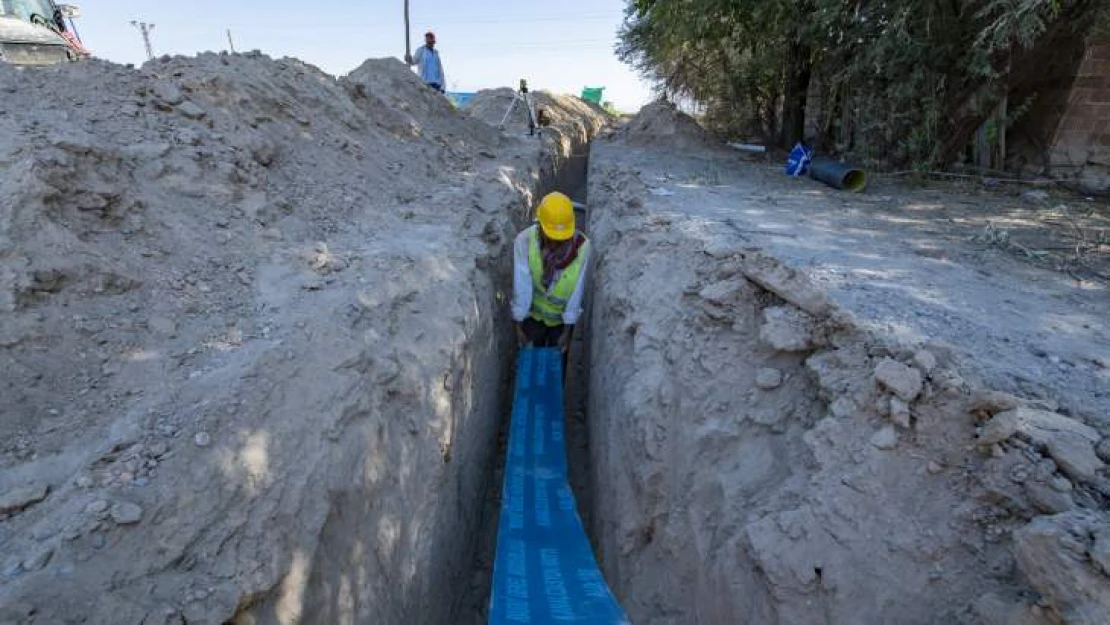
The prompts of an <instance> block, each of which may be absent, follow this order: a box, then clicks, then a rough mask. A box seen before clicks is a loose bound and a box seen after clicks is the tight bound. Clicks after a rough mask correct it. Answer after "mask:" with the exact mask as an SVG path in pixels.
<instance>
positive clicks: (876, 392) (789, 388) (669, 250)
mask: <svg viewBox="0 0 1110 625" xmlns="http://www.w3.org/2000/svg"><path fill="white" fill-rule="evenodd" d="M645 114H646V115H647V116H648V118H647V119H646V120H644V119H640V120H633V121H632V122H631V123H630V124H629V126H630V128H633V129H643V130H639V131H637V133H641V134H640V135H639V136H636V137H635V139H636V140H635V141H633V140H632V139H633V136H632V133H631V132H629V133H628V135H627V136H628V140H627V141H624V140H622V139H619V138H618V139H617V140H615V141H600V140H599V141H595V143H594V146H593V149H592V153H591V159H590V189H589V195H590V222H589V227H590V231H591V233H592V236H593V237H594V242H595V250H596V252H595V254H596V255H597V256H596V259H595V264H594V265H593V266H594V267H595V269H594V270H593V275H592V276H591V285H592V297H591V304H590V316H589V322H588V323H589V328H590V339H589V340H590V345H589V362H590V393H589V410H588V414H589V421H590V449H591V452H592V461H593V467H592V469H593V476H592V484H593V489H594V492H593V510H592V514H593V519H594V523H593V529H594V534H595V538H596V541H597V545H598V549H599V551H600V557H601V560H602V562H603V565H604V569H605V573H606V576H607V579H608V580H609V582H610V584H611V585H612V586H613V588H614V590H615V591H616V592H617V594H618V595H619V597H620V598H621V600H622V602H623V603H624V605H625V607H626V608H627V609H628V611H629V613H630V616H631V618H632V620H633V622H636V623H639V624H644V625H650V624H653V623H654V624H663V623H738V622H743V623H763V624H774V623H781V624H791V625H803V624H806V625H808V624H813V623H830V624H832V623H842V624H853V625H860V624H880V623H922V624H924V623H937V624H939V623H949V624H950V623H967V624H988V625H1014V624H1027V625H1032V624H1045V625H1047V624H1049V623H1060V622H1063V623H1070V624H1084V625H1094V624H1095V623H1107V622H1110V557H1108V555H1107V554H1110V514H1108V512H1107V506H1106V503H1107V495H1110V482H1108V480H1107V474H1106V471H1105V469H1106V465H1105V464H1104V460H1105V459H1108V455H1110V454H1108V452H1110V443H1108V441H1107V439H1105V438H1103V437H1102V436H1101V435H1100V432H1098V431H1096V430H1095V429H1094V428H1092V427H1090V425H1088V424H1084V423H1082V422H1080V421H1078V420H1075V419H1073V418H1069V417H1068V416H1065V415H1063V414H1060V413H1058V412H1056V411H1055V407H1054V406H1053V405H1051V404H1050V403H1048V402H1043V401H1038V400H1036V399H1027V398H1019V397H1015V396H1012V395H1007V394H1004V393H999V392H993V391H991V390H990V389H987V388H982V387H980V386H979V385H978V384H977V383H975V382H973V381H971V380H970V379H969V378H967V377H964V376H961V375H960V373H958V370H959V369H961V367H962V368H963V369H966V368H969V367H973V366H974V363H967V362H965V363H959V362H957V361H956V357H955V356H954V355H953V354H952V353H951V351H950V350H946V349H944V347H943V346H942V345H940V344H930V343H918V344H908V343H906V342H903V341H902V340H900V339H899V338H897V337H895V336H893V335H883V334H880V333H878V332H875V331H873V330H871V329H865V328H864V326H863V325H862V324H861V323H860V321H858V320H857V319H856V318H855V317H854V315H853V313H852V312H849V311H847V310H845V309H843V308H842V307H841V306H840V305H838V304H836V303H835V302H834V301H833V299H832V298H830V297H829V296H828V295H827V294H826V293H824V292H822V291H821V290H819V289H818V288H816V287H815V286H814V284H813V283H812V282H811V281H810V280H809V279H808V278H807V276H806V274H805V273H804V272H803V271H800V270H798V269H795V268H792V267H790V266H788V265H786V264H783V263H781V262H779V261H778V260H777V259H776V258H774V257H773V256H772V255H770V254H767V253H766V252H765V251H764V250H762V249H761V248H760V247H759V246H758V245H754V244H753V243H752V240H751V239H749V238H745V237H744V236H743V234H742V233H741V232H738V231H737V227H736V226H735V225H733V224H730V223H728V222H727V220H726V221H720V220H712V219H706V218H703V217H699V216H698V215H697V214H696V213H695V212H693V211H691V214H687V213H685V212H683V211H681V210H678V209H676V208H675V204H674V202H676V201H677V200H675V199H673V198H661V197H656V196H655V195H654V194H652V193H651V192H650V190H651V188H652V187H651V186H649V184H650V185H654V184H657V182H656V181H655V180H654V179H652V178H651V176H661V175H662V174H663V173H665V172H669V171H671V170H672V169H673V167H672V166H671V165H670V161H668V160H667V158H668V156H667V154H666V151H665V150H654V151H643V152H642V153H639V154H637V155H635V158H633V155H631V152H633V151H635V150H636V148H634V147H633V146H631V145H630V144H631V143H638V144H641V145H644V144H646V145H651V144H653V142H652V141H651V140H650V137H649V136H648V137H645V136H643V135H642V133H643V132H645V131H648V130H647V129H649V128H651V127H652V126H653V124H654V123H655V122H654V121H653V120H655V119H657V118H658V115H657V112H656V111H645ZM666 130H667V133H666V134H665V135H664V137H663V138H662V139H663V141H664V142H665V143H666V144H668V145H675V144H680V145H681V144H696V143H697V142H698V141H700V135H695V136H694V137H690V138H688V139H682V138H676V137H675V136H674V135H673V134H671V133H670V131H669V129H666ZM648 132H650V131H648ZM679 132H681V130H679ZM653 162H654V163H656V166H655V168H654V169H651V168H650V164H651V163H653ZM642 177H644V178H648V180H644V179H642ZM751 193H753V192H752V191H751V190H750V189H749V190H748V194H751ZM755 193H756V195H757V197H758V192H755ZM699 197H703V198H704V199H703V200H702V201H707V202H711V201H718V200H717V199H716V196H714V194H713V190H712V189H710V190H707V191H704V192H703V193H702V195H701V196H699ZM667 202H669V203H667ZM665 207H670V208H665ZM737 210H739V208H738V209H737ZM752 211H756V209H755V208H752ZM753 214H756V215H757V214H758V212H753ZM783 236H788V233H784V234H783ZM955 296H956V295H953V297H955ZM1100 455H1101V458H1100Z"/></svg>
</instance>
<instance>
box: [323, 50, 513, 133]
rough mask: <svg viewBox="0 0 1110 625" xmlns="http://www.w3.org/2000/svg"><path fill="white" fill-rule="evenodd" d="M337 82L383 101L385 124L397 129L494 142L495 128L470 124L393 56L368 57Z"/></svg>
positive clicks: (356, 94)
mask: <svg viewBox="0 0 1110 625" xmlns="http://www.w3.org/2000/svg"><path fill="white" fill-rule="evenodd" d="M341 81H342V82H343V83H344V84H347V85H349V86H350V87H351V89H352V90H353V92H354V95H355V97H356V98H357V97H367V98H373V99H376V100H377V101H379V102H381V103H382V104H384V107H382V109H383V110H384V111H385V112H387V114H388V115H389V116H390V117H389V121H388V122H387V123H389V125H390V126H391V127H392V128H394V129H395V130H397V131H399V132H403V133H405V132H407V133H409V134H412V135H421V134H425V133H430V134H434V135H438V136H440V137H444V138H450V137H460V138H463V139H464V140H466V141H469V142H471V143H473V144H474V145H475V146H477V147H484V148H488V147H490V146H496V145H497V144H498V134H497V132H496V131H494V130H492V129H490V128H487V127H485V126H483V125H479V124H475V123H473V121H472V120H470V119H469V118H468V117H467V116H466V115H464V114H462V113H460V112H459V111H458V110H457V109H456V108H455V107H454V105H452V104H451V102H450V101H449V100H447V98H445V97H443V95H441V94H439V93H437V92H435V91H433V90H432V89H430V88H429V87H427V86H426V85H424V83H423V82H421V81H420V79H419V78H418V77H417V76H416V74H415V73H413V71H412V70H411V69H409V68H408V67H407V66H405V64H404V63H402V62H401V61H398V60H397V59H392V58H390V59H370V60H368V61H366V62H365V63H363V64H362V65H361V66H360V67H359V68H358V69H355V70H354V71H352V72H351V73H350V74H347V75H346V76H344V77H343V78H342V79H341Z"/></svg>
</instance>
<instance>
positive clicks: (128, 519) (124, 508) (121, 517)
mask: <svg viewBox="0 0 1110 625" xmlns="http://www.w3.org/2000/svg"><path fill="white" fill-rule="evenodd" d="M111 514H112V520H113V521H115V522H116V524H117V525H134V524H135V523H138V522H139V521H141V520H142V518H143V509H142V508H141V507H140V506H139V505H137V504H133V503H130V502H127V501H121V502H119V503H117V504H116V505H114V506H112V513H111Z"/></svg>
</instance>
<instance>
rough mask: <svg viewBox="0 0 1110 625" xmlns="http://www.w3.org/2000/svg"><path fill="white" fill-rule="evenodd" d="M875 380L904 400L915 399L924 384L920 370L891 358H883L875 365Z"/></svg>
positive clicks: (910, 400)
mask: <svg viewBox="0 0 1110 625" xmlns="http://www.w3.org/2000/svg"><path fill="white" fill-rule="evenodd" d="M875 380H876V381H877V382H878V383H879V384H880V385H881V386H883V387H884V388H887V389H890V391H891V392H892V393H894V394H895V395H897V396H898V398H899V399H901V400H902V401H904V402H912V401H913V400H915V399H917V396H918V395H920V394H921V390H922V388H923V384H924V382H923V381H922V379H921V372H920V371H918V370H917V369H915V368H913V367H909V366H906V365H904V364H902V363H900V362H898V361H897V360H893V359H891V358H884V359H883V360H882V362H880V363H879V364H878V366H876V367H875Z"/></svg>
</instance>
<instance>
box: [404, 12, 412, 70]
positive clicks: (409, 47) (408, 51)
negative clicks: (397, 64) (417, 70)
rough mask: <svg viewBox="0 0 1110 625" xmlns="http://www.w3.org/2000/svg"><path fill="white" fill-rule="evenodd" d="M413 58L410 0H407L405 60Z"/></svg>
mask: <svg viewBox="0 0 1110 625" xmlns="http://www.w3.org/2000/svg"><path fill="white" fill-rule="evenodd" d="M411 58H412V44H411V43H410V41H409V0H405V62H406V63H408V62H409V59H411Z"/></svg>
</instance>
